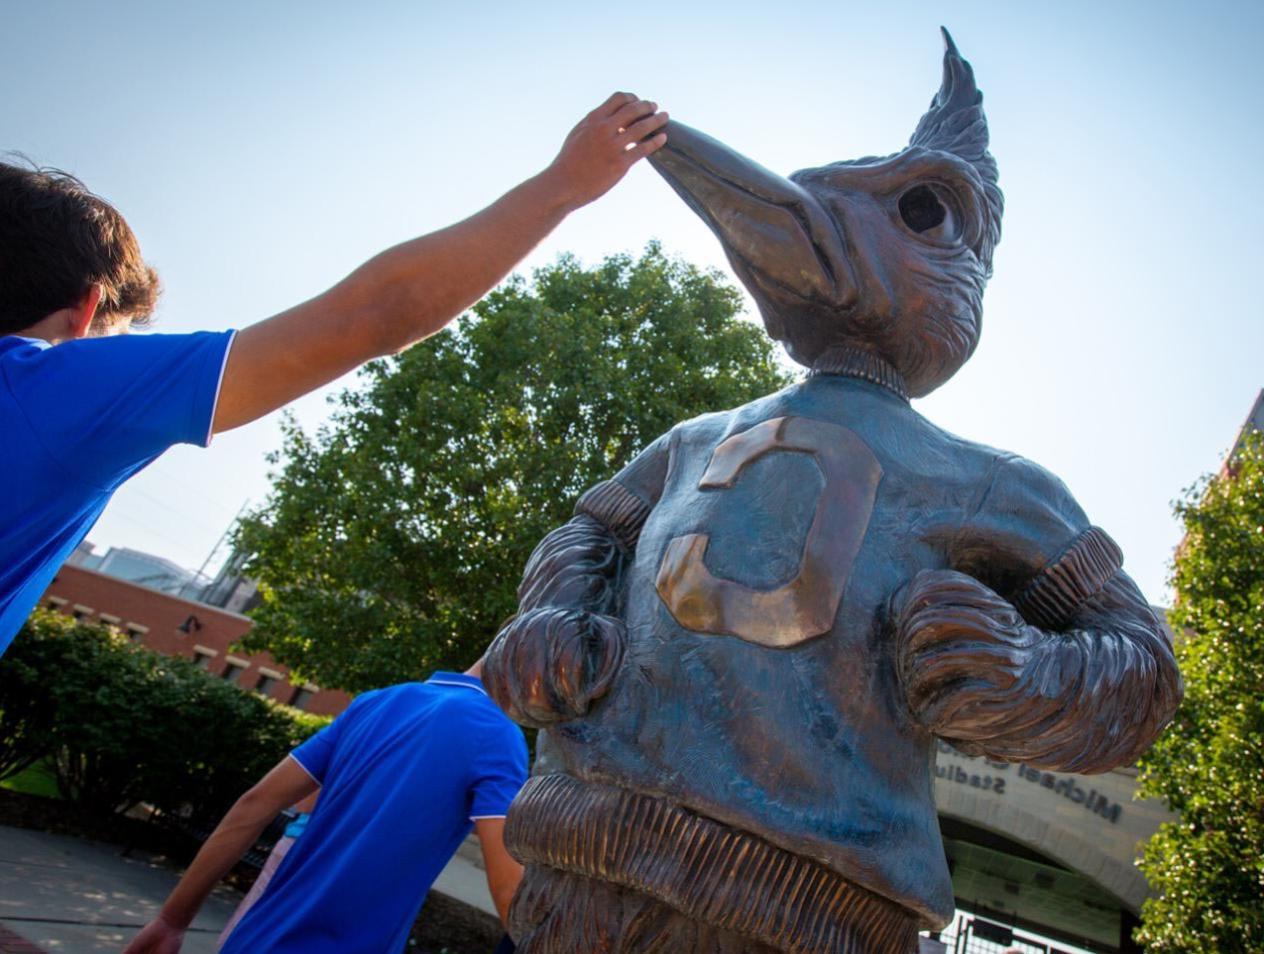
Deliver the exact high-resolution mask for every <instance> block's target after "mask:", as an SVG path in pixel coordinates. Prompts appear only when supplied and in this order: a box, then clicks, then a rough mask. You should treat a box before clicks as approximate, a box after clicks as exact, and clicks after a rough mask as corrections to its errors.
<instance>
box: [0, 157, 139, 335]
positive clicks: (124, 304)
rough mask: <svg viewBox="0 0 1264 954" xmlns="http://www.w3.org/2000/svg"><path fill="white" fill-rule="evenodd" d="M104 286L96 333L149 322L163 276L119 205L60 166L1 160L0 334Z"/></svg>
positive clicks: (94, 324) (12, 331)
mask: <svg viewBox="0 0 1264 954" xmlns="http://www.w3.org/2000/svg"><path fill="white" fill-rule="evenodd" d="M93 284H99V285H100V286H101V289H102V295H101V304H100V305H99V306H98V307H97V314H96V317H95V318H94V319H93V322H92V330H93V331H94V332H103V331H108V330H111V329H113V328H115V327H116V326H118V325H120V324H144V323H145V322H146V321H148V319H149V316H150V314H151V313H152V312H153V310H154V304H155V303H156V302H157V299H158V291H159V286H158V274H157V273H156V272H155V271H154V270H153V269H152V268H150V267H149V266H148V265H146V264H145V262H144V260H143V259H142V258H141V257H140V245H139V244H138V243H137V241H136V236H135V235H133V234H132V230H131V228H130V227H129V226H128V224H127V222H126V221H125V220H124V218H123V216H121V215H120V214H119V213H118V210H117V209H115V208H114V207H113V206H112V205H110V204H109V203H108V202H106V201H105V200H104V199H102V198H100V197H99V196H96V195H93V194H92V193H91V192H89V191H88V189H87V187H86V186H85V185H84V184H83V183H82V182H80V181H79V180H78V179H76V178H75V177H74V176H72V175H69V174H67V173H65V172H60V171H58V170H56V169H42V168H37V167H35V166H29V167H27V168H23V167H21V166H16V165H11V164H9V163H5V162H0V334H16V333H19V332H21V331H23V330H25V329H26V328H29V327H31V326H32V325H34V324H35V323H37V322H39V321H41V320H42V319H44V318H46V317H47V316H48V315H50V314H52V313H53V312H55V311H57V310H58V309H61V308H68V307H70V306H72V305H74V304H75V303H76V302H77V301H79V300H80V299H81V298H82V297H83V295H84V294H85V293H86V292H87V291H88V289H89V288H90V287H91V286H92V285H93Z"/></svg>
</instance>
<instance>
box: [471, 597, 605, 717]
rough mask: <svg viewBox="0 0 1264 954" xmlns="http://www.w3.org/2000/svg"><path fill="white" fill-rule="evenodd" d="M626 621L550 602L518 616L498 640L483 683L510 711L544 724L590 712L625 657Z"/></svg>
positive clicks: (488, 657) (484, 673) (490, 657)
mask: <svg viewBox="0 0 1264 954" xmlns="http://www.w3.org/2000/svg"><path fill="white" fill-rule="evenodd" d="M623 644H624V629H623V624H622V623H621V622H619V621H618V620H616V619H611V618H610V617H608V616H600V615H598V614H596V613H587V612H584V611H583V610H577V609H566V608H558V607H546V608H543V609H535V610H529V611H527V612H526V613H523V614H521V615H520V616H517V617H515V618H514V619H513V621H512V622H510V623H509V625H508V626H506V627H505V628H504V629H502V630H501V631H500V634H499V635H498V636H497V637H496V639H495V641H493V643H492V645H491V648H490V649H489V650H488V651H487V660H486V662H485V663H484V666H483V683H484V684H485V685H486V686H487V691H488V692H489V693H490V694H491V697H492V698H493V699H495V700H496V702H497V703H498V704H499V705H500V707H501V708H502V709H504V710H505V712H506V713H508V714H509V717H510V718H511V719H513V720H514V721H515V722H518V723H521V724H522V725H530V726H536V727H537V728H539V727H544V726H548V725H551V724H553V723H555V722H565V721H566V720H568V719H574V718H577V717H578V716H582V715H584V714H585V713H586V712H588V708H589V706H591V705H592V702H593V700H594V699H597V698H599V697H601V696H603V695H605V693H606V691H607V690H608V689H609V688H610V683H611V681H612V680H613V679H614V675H615V672H616V671H618V668H619V663H620V662H621V661H622V659H623Z"/></svg>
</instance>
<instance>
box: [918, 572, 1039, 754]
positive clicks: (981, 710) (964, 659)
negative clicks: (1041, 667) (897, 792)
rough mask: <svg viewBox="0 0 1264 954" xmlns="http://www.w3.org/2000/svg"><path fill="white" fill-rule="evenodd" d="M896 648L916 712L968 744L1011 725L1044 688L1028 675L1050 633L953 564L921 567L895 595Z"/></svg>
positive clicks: (927, 722) (932, 725) (934, 728)
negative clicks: (1028, 697)
mask: <svg viewBox="0 0 1264 954" xmlns="http://www.w3.org/2000/svg"><path fill="white" fill-rule="evenodd" d="M894 611H895V613H894V618H895V624H896V652H897V654H898V657H897V658H898V661H899V667H900V679H901V681H902V682H903V684H904V692H905V696H906V698H907V700H908V704H909V708H910V710H911V711H912V713H913V715H914V717H915V718H916V719H917V721H918V722H920V723H921V724H922V725H924V726H926V728H928V729H929V730H930V731H931V732H933V733H935V734H936V735H940V736H943V737H945V738H948V739H952V740H954V742H960V743H965V744H963V745H959V746H958V747H959V748H962V749H965V750H967V751H969V750H970V749H971V746H970V745H969V743H970V742H971V741H972V740H983V739H988V738H991V737H993V736H995V735H997V734H998V733H999V732H1001V731H1003V730H1004V729H1006V728H1012V726H1009V725H1007V721H1012V719H1013V718H1014V717H1015V716H1016V715H1017V713H1018V711H1019V710H1022V709H1023V706H1022V705H1021V698H1020V696H1021V695H1022V694H1023V693H1028V692H1033V691H1035V692H1039V691H1040V686H1038V685H1036V686H1033V685H1030V684H1029V682H1030V681H1029V680H1024V679H1023V675H1024V673H1025V672H1026V673H1027V674H1030V669H1031V664H1032V659H1033V656H1034V654H1035V653H1036V652H1037V651H1038V649H1039V647H1040V645H1041V644H1042V643H1044V642H1045V641H1046V639H1047V638H1048V637H1047V635H1046V634H1045V633H1044V632H1043V631H1041V630H1039V629H1037V628H1035V627H1034V626H1029V625H1028V624H1027V623H1025V622H1024V621H1023V618H1022V617H1021V616H1020V615H1019V614H1018V611H1017V610H1016V609H1014V607H1013V606H1012V605H1010V604H1009V603H1008V602H1007V601H1006V600H1004V599H1002V598H1001V597H1000V596H999V595H997V594H996V593H995V592H994V591H993V590H991V589H989V588H988V587H986V586H984V585H983V584H982V583H980V582H979V581H978V580H976V579H974V578H973V577H970V576H966V575H965V574H964V573H957V572H956V571H954V570H923V571H922V572H920V573H919V574H918V575H917V576H916V577H914V578H913V580H912V581H911V582H910V583H909V584H908V585H907V586H905V587H904V589H903V590H901V591H900V593H898V594H897V595H896V598H895V602H894Z"/></svg>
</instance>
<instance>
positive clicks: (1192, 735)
mask: <svg viewBox="0 0 1264 954" xmlns="http://www.w3.org/2000/svg"><path fill="white" fill-rule="evenodd" d="M1177 513H1178V514H1179V515H1180V516H1181V518H1182V519H1183V520H1184V523H1185V529H1186V533H1187V535H1186V537H1185V542H1184V544H1183V545H1182V547H1181V548H1180V550H1179V551H1178V552H1177V555H1176V562H1175V566H1174V568H1173V574H1172V582H1173V584H1174V585H1175V587H1176V605H1175V607H1174V608H1173V610H1172V612H1171V615H1170V619H1171V622H1172V627H1173V629H1175V630H1176V631H1177V632H1179V633H1182V634H1183V638H1181V639H1180V640H1178V643H1177V647H1176V648H1177V661H1178V662H1179V663H1180V666H1181V673H1182V675H1183V676H1184V677H1185V702H1184V704H1183V705H1182V706H1181V708H1180V710H1179V711H1178V712H1177V714H1176V718H1175V719H1174V720H1173V722H1172V724H1171V725H1170V726H1168V728H1167V730H1166V731H1165V732H1164V734H1163V735H1162V736H1161V737H1160V738H1159V741H1158V742H1156V743H1155V745H1154V747H1153V748H1152V749H1151V750H1150V751H1149V752H1148V753H1146V755H1145V756H1144V757H1143V758H1142V760H1141V767H1142V769H1143V775H1142V782H1141V794H1143V795H1146V796H1150V797H1157V798H1161V799H1163V800H1164V801H1165V802H1166V803H1167V805H1168V807H1169V808H1171V810H1172V811H1173V812H1176V813H1178V814H1179V815H1180V820H1179V821H1177V822H1171V823H1169V824H1166V825H1164V826H1163V827H1162V828H1160V829H1159V831H1158V832H1157V833H1156V834H1155V835H1154V837H1153V838H1151V839H1150V842H1149V844H1148V845H1147V846H1146V849H1145V858H1144V859H1143V861H1142V863H1141V869H1142V870H1143V871H1144V872H1145V875H1146V880H1148V881H1149V882H1150V885H1151V887H1153V888H1154V889H1155V890H1156V892H1157V893H1158V896H1157V897H1154V898H1150V899H1149V900H1147V901H1146V903H1145V906H1144V907H1143V908H1142V910H1141V920H1142V928H1141V930H1140V931H1139V932H1138V933H1137V935H1136V937H1137V940H1138V941H1140V942H1141V943H1142V944H1144V945H1145V949H1146V950H1147V951H1149V952H1154V954H1159V952H1162V954H1169V952H1170V954H1219V952H1221V951H1257V952H1259V951H1264V436H1262V435H1258V434H1257V435H1255V436H1254V437H1252V438H1250V439H1248V440H1247V441H1245V442H1244V444H1243V446H1242V447H1241V448H1240V450H1239V452H1238V453H1237V455H1236V456H1235V457H1234V459H1233V461H1232V463H1231V466H1230V467H1229V468H1228V470H1227V472H1226V473H1225V474H1223V475H1221V476H1220V477H1217V478H1215V479H1214V480H1211V481H1209V482H1204V483H1201V484H1199V485H1197V486H1195V487H1194V488H1193V489H1191V491H1190V492H1189V493H1188V494H1187V495H1186V496H1185V499H1184V500H1183V501H1181V502H1180V503H1179V504H1178V506H1177Z"/></svg>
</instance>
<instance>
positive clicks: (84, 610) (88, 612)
mask: <svg viewBox="0 0 1264 954" xmlns="http://www.w3.org/2000/svg"><path fill="white" fill-rule="evenodd" d="M93 612H94V610H93V609H92V607H91V606H84V605H83V604H82V603H76V604H75V605H74V611H73V612H72V613H71V614H70V615H71V616H73V617H74V618H75V622H77V623H82V622H83V621H84V620H86V619H88V618H90V617H91V616H92V614H93Z"/></svg>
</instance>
